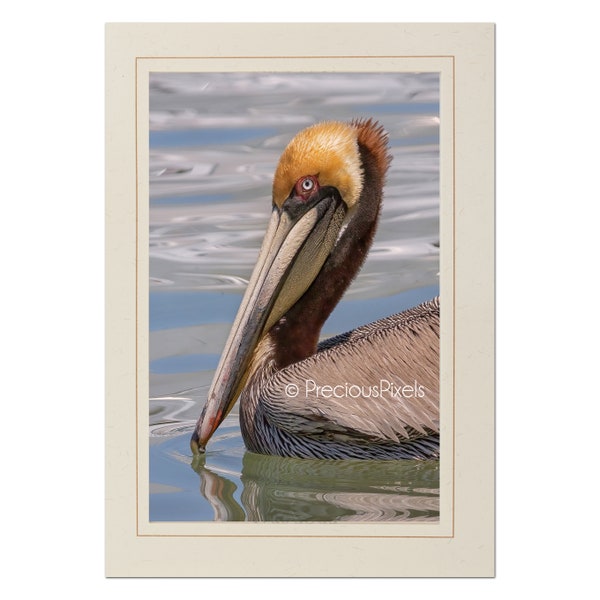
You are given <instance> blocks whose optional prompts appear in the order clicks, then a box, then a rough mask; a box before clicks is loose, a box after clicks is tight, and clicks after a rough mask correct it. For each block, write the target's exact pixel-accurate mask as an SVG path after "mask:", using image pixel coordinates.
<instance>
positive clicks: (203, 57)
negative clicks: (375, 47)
mask: <svg viewBox="0 0 600 600" xmlns="http://www.w3.org/2000/svg"><path fill="white" fill-rule="evenodd" d="M324 58H350V59H352V58H358V59H364V58H370V59H373V58H387V59H397V58H452V59H454V55H453V54H406V55H404V54H401V55H397V56H394V55H389V54H365V55H364V56H363V55H356V54H325V55H322V56H321V55H319V56H317V55H313V56H286V55H281V56H262V55H256V56H248V55H246V56H235V55H232V56H224V55H223V56H218V55H215V56H136V61H137V60H138V59H139V60H242V59H249V60H288V59H299V60H307V59H315V60H322V59H324Z"/></svg>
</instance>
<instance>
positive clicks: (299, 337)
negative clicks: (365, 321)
mask: <svg viewBox="0 0 600 600" xmlns="http://www.w3.org/2000/svg"><path fill="white" fill-rule="evenodd" d="M352 124H353V126H354V127H356V128H357V129H358V147H359V152H360V156H361V160H362V167H363V173H364V185H363V191H362V194H361V197H360V198H359V200H358V203H357V206H356V208H355V213H354V217H353V218H352V220H351V221H350V222H349V223H348V226H347V227H346V230H345V231H344V233H343V234H342V236H341V237H340V239H339V240H338V243H337V244H336V246H335V248H334V250H333V252H332V253H331V254H330V255H329V257H328V258H327V260H326V261H325V264H324V265H323V268H322V269H321V271H320V273H319V275H317V278H316V279H315V280H314V281H313V283H312V285H311V286H310V287H309V288H308V290H307V291H306V292H305V293H304V295H303V296H302V297H301V298H300V300H298V302H296V304H295V305H294V306H293V307H292V308H291V309H290V310H289V311H288V312H287V313H286V315H285V316H284V317H282V318H281V319H280V321H279V322H278V323H277V324H276V325H275V326H274V327H273V328H272V329H271V331H270V332H269V334H268V335H269V337H270V338H271V341H272V342H273V347H274V352H275V362H276V366H277V368H278V369H282V368H284V367H286V366H287V365H289V364H292V363H294V362H297V361H299V360H303V359H305V358H307V357H308V356H311V355H312V354H314V353H315V352H316V350H317V344H318V341H319V335H320V333H321V328H322V327H323V324H324V323H325V321H326V320H327V318H328V317H329V315H330V314H331V312H332V311H333V309H334V308H335V306H336V305H337V303H338V302H339V301H340V298H341V297H342V296H343V294H344V292H345V291H346V289H347V288H348V286H349V285H350V283H351V282H352V280H353V279H354V277H355V276H356V274H357V273H358V271H359V270H360V268H361V267H362V265H363V263H364V261H365V258H366V257H367V254H368V252H369V248H370V247H371V244H372V242H373V237H374V235H375V230H376V229H377V221H378V217H379V212H380V207H381V200H382V194H383V186H384V183H385V174H386V172H387V168H388V165H389V161H390V157H389V155H388V147H387V136H386V135H385V133H384V131H383V129H382V128H381V127H378V126H376V125H375V124H374V123H373V122H372V121H370V120H369V121H354V122H353V123H352Z"/></svg>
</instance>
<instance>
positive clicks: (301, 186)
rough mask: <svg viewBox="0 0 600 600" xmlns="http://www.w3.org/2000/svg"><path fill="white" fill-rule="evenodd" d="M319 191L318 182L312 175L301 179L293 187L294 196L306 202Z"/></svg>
mask: <svg viewBox="0 0 600 600" xmlns="http://www.w3.org/2000/svg"><path fill="white" fill-rule="evenodd" d="M318 189H319V181H318V180H317V178H316V177H315V176H314V175H307V176H306V177H301V178H300V179H298V181H297V182H296V185H295V186H294V192H295V194H296V196H299V197H300V198H302V199H303V200H307V199H308V197H309V196H311V195H312V194H314V192H315V191H316V190H318Z"/></svg>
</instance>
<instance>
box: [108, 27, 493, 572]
mask: <svg viewBox="0 0 600 600" xmlns="http://www.w3.org/2000/svg"><path fill="white" fill-rule="evenodd" d="M290 39H292V40H302V43H301V44H290V43H289V41H290ZM493 45H494V28H493V26H492V25H488V24H482V25H479V24H468V25H460V24H458V25H453V24H446V25H433V24H431V25H429V24H419V25H407V24H384V25H356V24H344V25H335V24H320V25H314V24H311V25H310V26H309V25H297V24H285V25H277V24H269V25H249V24H248V25H230V24H228V25H218V24H213V25H198V24H185V25H184V24H143V25H142V24H140V25H137V24H109V25H107V62H106V93H107V104H106V106H107V162H106V165H107V170H106V176H107V186H106V190H107V287H106V289H107V404H106V427H107V432H106V433H107V437H106V468H107V471H106V484H107V485H106V511H107V512H106V517H107V525H106V534H107V543H106V573H107V575H108V576H186V577H190V576H202V577H215V576H350V577H352V576H394V577H396V576H445V577H452V576H461V577H464V576H478V577H489V576H493V574H494V395H493V394H494V307H493V297H494V254H493V252H494V153H493V147H494V54H493ZM249 70H252V71H256V70H259V71H261V70H267V71H284V72H293V71H341V70H344V71H349V72H353V71H354V72H356V71H381V72H390V71H399V72H402V71H405V72H406V71H410V72H414V71H434V72H439V73H440V77H441V96H440V114H441V125H440V155H441V173H440V193H441V207H440V208H441V215H440V216H441V245H440V248H441V251H440V261H441V298H442V336H441V349H442V357H441V370H442V397H441V421H442V435H441V440H442V441H441V455H442V459H441V462H440V467H441V468H440V474H441V479H440V521H439V523H437V524H417V523H415V524H411V523H406V524H391V523H375V524H370V523H324V524H315V523H305V524H303V523H285V524H284V523H281V524H278V523H180V522H178V523H150V522H149V521H148V328H147V323H148V178H147V173H148V75H149V73H150V72H152V71H185V72H191V71H217V72H219V71H249Z"/></svg>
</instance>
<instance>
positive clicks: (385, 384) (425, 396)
mask: <svg viewBox="0 0 600 600" xmlns="http://www.w3.org/2000/svg"><path fill="white" fill-rule="evenodd" d="M261 404H262V408H263V410H264V414H265V416H266V418H267V419H268V420H269V421H270V423H271V424H272V425H273V426H275V427H278V428H280V429H284V430H287V431H289V432H292V433H295V434H297V435H307V436H312V435H317V436H325V437H326V438H328V439H334V440H339V441H352V440H354V441H365V442H370V441H384V442H396V443H401V442H403V441H406V440H411V439H416V438H419V437H425V436H428V435H431V434H432V433H438V432H439V301H438V300H437V299H435V300H433V301H431V302H427V303H425V304H422V305H420V306H418V307H416V308H414V309H411V310H410V311H406V312H404V313H400V314H398V315H394V316H392V317H387V318H386V319H382V320H381V321H377V322H376V323H372V324H370V325H366V326H364V327H361V328H359V329H356V330H354V331H352V332H349V333H347V334H342V335H340V336H337V337H335V338H332V339H331V340H327V341H325V342H324V343H323V344H322V345H321V346H320V348H319V352H317V353H316V354H315V355H313V356H311V357H310V358H308V359H306V360H303V361H301V362H299V363H296V364H293V365H290V366H289V367H287V368H285V369H283V370H281V371H279V372H278V373H277V374H276V375H275V376H274V377H273V378H272V379H271V380H270V381H269V384H268V385H267V387H266V389H265V390H264V393H263V394H262V395H261Z"/></svg>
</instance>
